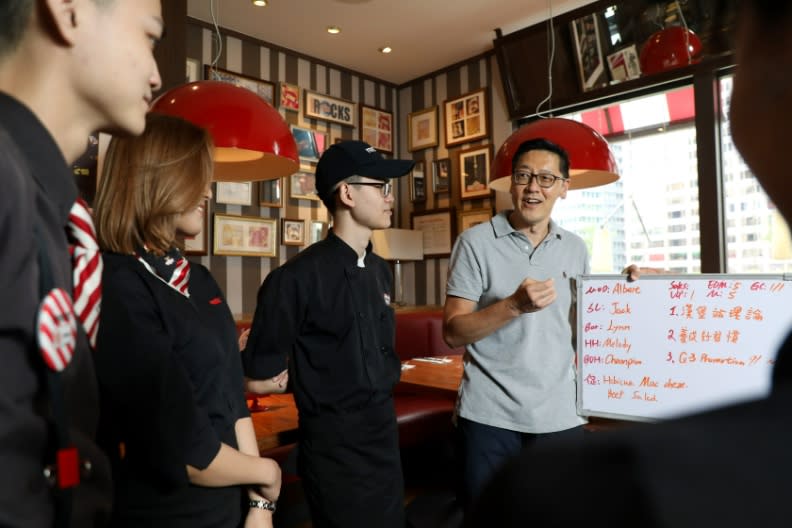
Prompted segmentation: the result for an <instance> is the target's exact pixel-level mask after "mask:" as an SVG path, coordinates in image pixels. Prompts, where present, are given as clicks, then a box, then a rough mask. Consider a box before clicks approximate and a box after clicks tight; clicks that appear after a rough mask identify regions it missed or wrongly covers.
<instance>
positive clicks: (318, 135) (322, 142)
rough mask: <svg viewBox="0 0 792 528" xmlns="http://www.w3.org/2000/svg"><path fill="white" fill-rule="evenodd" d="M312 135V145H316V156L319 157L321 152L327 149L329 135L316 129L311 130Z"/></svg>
mask: <svg viewBox="0 0 792 528" xmlns="http://www.w3.org/2000/svg"><path fill="white" fill-rule="evenodd" d="M313 136H314V145H316V157H317V158H321V157H322V153H324V151H325V150H327V147H329V146H330V145H329V144H328V141H330V140H329V138H330V135H329V134H328V133H327V132H319V131H318V130H314V131H313Z"/></svg>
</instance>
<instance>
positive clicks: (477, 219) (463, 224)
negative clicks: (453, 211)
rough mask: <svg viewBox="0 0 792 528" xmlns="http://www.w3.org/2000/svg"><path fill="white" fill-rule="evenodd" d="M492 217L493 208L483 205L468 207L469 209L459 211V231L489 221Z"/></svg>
mask: <svg viewBox="0 0 792 528" xmlns="http://www.w3.org/2000/svg"><path fill="white" fill-rule="evenodd" d="M491 218H492V209H488V208H486V207H482V208H480V209H468V210H467V211H458V212H457V233H461V232H462V231H464V230H465V229H468V228H469V227H473V226H474V225H478V224H482V223H484V222H489V220H490V219H491Z"/></svg>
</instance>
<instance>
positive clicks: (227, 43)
mask: <svg viewBox="0 0 792 528" xmlns="http://www.w3.org/2000/svg"><path fill="white" fill-rule="evenodd" d="M222 35H223V46H222V52H221V54H220V57H219V59H218V61H217V64H216V66H217V67H219V68H223V69H226V70H230V71H233V72H237V73H241V74H244V75H248V76H251V77H256V78H260V79H263V80H268V81H271V82H274V83H278V82H280V81H284V82H288V83H291V84H296V85H298V86H299V87H300V88H301V89H306V88H307V89H310V90H312V91H316V92H319V93H324V94H327V95H330V96H333V97H339V98H341V99H346V100H349V101H353V102H356V103H358V104H365V105H367V106H373V107H377V108H382V109H385V110H388V111H391V112H393V114H394V116H395V119H394V120H395V123H394V126H395V127H396V130H395V134H394V141H395V149H396V152H398V154H399V157H402V158H407V159H409V158H412V159H414V160H416V161H418V160H424V161H425V162H426V177H427V180H426V181H427V183H429V182H431V167H432V161H433V160H435V159H439V158H446V157H448V158H450V159H451V164H452V165H451V167H452V172H451V179H452V183H451V191H450V193H449V192H446V193H439V194H434V193H433V192H432V191H431V185H427V199H426V201H425V202H422V203H415V204H413V203H411V202H410V200H409V188H408V181H407V180H408V179H407V178H402V179H400V180H398V185H397V190H396V195H397V201H398V204H397V207H396V215H395V220H394V227H402V228H410V227H411V226H410V213H411V212H412V211H429V210H432V209H437V208H448V207H452V208H454V210H455V211H458V210H460V209H463V210H466V209H475V208H481V207H492V206H493V205H494V204H493V203H492V201H491V200H489V199H477V200H464V201H461V200H460V198H459V185H458V181H457V180H456V179H454V178H455V177H456V178H458V170H459V169H458V166H457V156H458V152H459V150H461V149H463V148H469V147H472V146H475V145H482V144H486V143H488V142H492V143H493V145H494V149H495V151H497V148H498V147H499V146H500V145H501V144H502V143H503V141H504V140H505V139H506V138H507V137H508V135H509V134H510V133H511V131H512V124H511V122H510V121H509V119H508V116H507V110H506V103H505V95H504V93H503V89H502V87H501V86H502V85H501V81H500V74H499V71H498V67H497V61H496V60H495V57H494V55H493V54H486V55H483V56H481V57H476V58H473V59H471V60H469V61H467V62H464V63H461V64H458V65H454V66H452V67H449V68H448V69H446V70H444V71H442V72H439V73H437V74H434V75H431V76H427V77H425V78H421V79H418V80H416V81H414V82H412V83H408V84H406V85H404V86H400V87H397V86H395V85H392V84H390V83H386V82H382V81H378V80H376V79H372V78H370V77H366V76H363V75H359V74H355V73H354V72H350V71H348V70H345V69H344V68H340V67H333V66H332V65H328V64H325V63H323V62H321V61H314V60H311V59H310V58H307V57H304V56H301V55H299V54H297V53H293V52H290V51H289V50H283V49H280V48H277V47H275V46H270V45H268V44H266V43H263V42H260V41H257V40H254V39H252V38H248V37H245V36H244V35H240V34H236V33H231V32H225V31H222ZM214 40H215V39H214V35H213V31H212V30H210V29H209V28H207V27H205V26H204V25H202V24H200V23H196V22H192V21H191V22H190V23H188V26H187V57H188V58H191V59H195V60H198V61H199V62H201V63H202V64H211V63H212V60H213V58H214V55H215V53H216V49H217V47H216V43H215V42H214ZM482 87H489V89H488V97H489V109H490V120H489V123H488V126H489V127H490V134H489V139H488V140H485V141H478V142H475V143H468V144H465V145H460V146H456V147H452V148H451V149H446V148H445V147H444V141H445V138H444V136H443V111H442V105H443V101H445V100H446V99H449V98H455V97H457V96H459V95H462V94H465V93H467V92H470V91H473V90H476V89H479V88H482ZM276 93H277V91H276ZM301 103H302V101H301ZM433 105H439V106H440V112H439V114H438V115H439V126H438V129H439V131H440V144H439V145H438V147H435V148H430V149H425V150H421V151H417V152H413V153H411V152H409V151H408V149H407V135H406V126H405V125H406V123H407V116H408V114H409V113H410V112H413V111H417V110H421V109H424V108H427V107H430V106H433ZM280 112H281V115H282V116H283V117H284V119H285V120H286V122H287V123H289V124H294V125H298V126H302V127H306V128H313V129H315V130H318V131H321V132H326V133H327V134H328V136H329V142H330V144H332V142H333V140H334V139H335V138H343V139H358V138H359V131H358V129H357V127H355V128H353V127H347V126H342V125H339V124H330V123H327V122H325V121H321V120H314V119H305V118H304V117H303V115H302V112H299V113H297V112H290V111H286V110H280ZM355 121H356V122H357V118H356V119H355ZM283 191H284V200H283V207H282V208H275V207H259V206H258V205H257V203H258V196H259V190H258V184H257V183H254V184H253V197H254V205H252V206H239V205H226V204H217V203H213V204H212V212H213V213H227V214H240V215H246V216H260V217H264V218H275V219H280V218H290V219H305V220H322V221H327V220H328V218H327V211H326V209H325V208H324V206H323V205H322V204H321V202H318V201H312V200H302V199H299V200H298V199H293V198H289V189H288V183H287V182H284V185H283ZM454 221H456V219H454ZM210 226H211V222H210ZM210 230H211V227H210ZM278 230H279V231H280V225H279V226H278ZM278 239H279V242H280V232H279V233H278ZM211 246H212V237H211V232H210V237H209V247H210V251H209V253H210V255H209V256H205V257H194V258H196V259H199V260H200V262H201V263H202V264H204V265H205V266H207V267H208V268H209V269H210V270H211V272H212V275H213V276H214V277H215V278H216V280H217V282H218V283H219V284H220V287H221V288H222V289H223V291H224V292H225V294H226V297H227V299H228V303H229V306H230V307H231V311H232V312H233V313H234V314H235V315H236V316H240V315H252V313H253V312H254V310H255V308H256V293H257V292H258V288H259V286H260V284H261V282H262V281H263V280H264V278H265V277H266V276H267V274H268V273H269V272H270V271H271V270H272V269H274V268H275V267H277V266H279V265H281V264H283V263H284V262H286V260H288V259H289V258H290V257H292V256H294V255H296V254H297V253H298V252H299V250H300V249H302V248H300V247H295V246H283V245H280V246H279V248H278V256H277V257H273V258H259V257H226V256H216V255H211ZM403 266H404V267H403V269H404V291H405V300H406V302H407V303H408V304H442V303H443V302H444V300H445V277H446V273H447V270H448V259H447V258H429V259H425V260H424V261H421V262H416V263H406V264H404V265H403Z"/></svg>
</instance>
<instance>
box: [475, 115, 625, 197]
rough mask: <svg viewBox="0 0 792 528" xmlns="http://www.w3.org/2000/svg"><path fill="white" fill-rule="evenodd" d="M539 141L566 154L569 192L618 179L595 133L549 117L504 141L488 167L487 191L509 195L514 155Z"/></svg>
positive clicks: (604, 143)
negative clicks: (525, 143) (560, 149)
mask: <svg viewBox="0 0 792 528" xmlns="http://www.w3.org/2000/svg"><path fill="white" fill-rule="evenodd" d="M540 138H543V139H547V140H549V141H551V142H553V143H555V144H556V145H558V146H560V147H562V148H563V149H564V150H566V151H567V154H569V176H570V179H569V188H570V189H586V188H588V187H597V186H599V185H607V184H609V183H613V182H615V181H616V180H618V179H619V174H618V172H617V168H616V160H615V159H614V158H613V153H611V151H610V148H609V147H608V142H607V141H606V140H605V138H603V137H602V136H601V135H600V134H599V132H597V131H596V130H594V129H593V128H591V127H589V126H588V125H584V124H583V123H579V122H577V121H573V120H571V119H563V118H558V117H551V118H547V119H537V120H536V121H532V122H531V123H528V124H527V125H523V126H521V127H520V128H518V129H517V130H515V131H514V132H512V134H511V135H510V136H509V137H508V138H507V139H506V141H504V143H503V145H501V148H500V149H498V153H497V154H496V155H495V160H494V161H493V163H492V181H491V182H490V188H491V189H494V190H496V191H506V192H508V191H509V188H510V187H511V173H512V158H513V157H514V153H515V152H517V148H518V147H519V146H520V144H522V143H523V142H525V141H528V140H529V139H540Z"/></svg>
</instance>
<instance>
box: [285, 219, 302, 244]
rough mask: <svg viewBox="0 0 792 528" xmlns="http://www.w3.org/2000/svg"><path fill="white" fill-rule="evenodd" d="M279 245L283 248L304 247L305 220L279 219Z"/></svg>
mask: <svg viewBox="0 0 792 528" xmlns="http://www.w3.org/2000/svg"><path fill="white" fill-rule="evenodd" d="M281 244H283V245H284V246H304V245H305V220H299V219H294V218H281Z"/></svg>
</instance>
